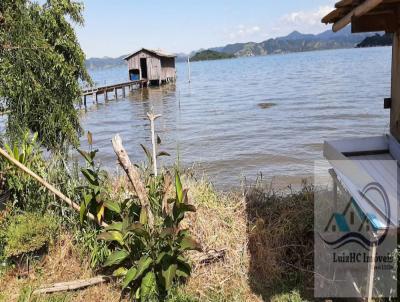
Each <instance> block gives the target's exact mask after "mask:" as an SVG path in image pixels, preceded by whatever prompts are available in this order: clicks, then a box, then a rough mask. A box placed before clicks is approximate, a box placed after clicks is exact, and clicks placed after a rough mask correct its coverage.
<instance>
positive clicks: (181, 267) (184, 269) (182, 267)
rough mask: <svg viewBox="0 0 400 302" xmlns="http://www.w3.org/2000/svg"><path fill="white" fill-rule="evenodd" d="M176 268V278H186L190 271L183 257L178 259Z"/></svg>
mask: <svg viewBox="0 0 400 302" xmlns="http://www.w3.org/2000/svg"><path fill="white" fill-rule="evenodd" d="M177 264H178V267H177V269H176V275H177V276H178V277H183V278H188V277H189V276H190V273H191V271H192V269H191V267H190V264H189V263H187V262H186V259H184V258H183V257H178V261H177Z"/></svg>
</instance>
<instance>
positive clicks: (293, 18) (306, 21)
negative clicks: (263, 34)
mask: <svg viewBox="0 0 400 302" xmlns="http://www.w3.org/2000/svg"><path fill="white" fill-rule="evenodd" d="M332 9H333V6H332V5H325V6H320V7H318V8H316V9H313V10H300V11H295V12H291V13H289V14H286V15H283V16H282V17H281V18H279V19H278V20H277V22H276V23H275V24H273V26H271V28H270V30H269V35H270V36H277V35H285V34H288V33H289V32H291V31H293V30H297V31H300V32H302V33H306V34H308V33H314V34H315V33H319V32H321V31H323V30H326V29H328V27H327V26H326V25H324V24H323V23H321V19H322V17H324V16H325V15H327V14H328V13H329V12H331V11H332Z"/></svg>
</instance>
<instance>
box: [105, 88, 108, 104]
mask: <svg viewBox="0 0 400 302" xmlns="http://www.w3.org/2000/svg"><path fill="white" fill-rule="evenodd" d="M104 100H105V101H108V95H107V89H106V90H104Z"/></svg>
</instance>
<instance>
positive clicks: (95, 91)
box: [82, 80, 147, 107]
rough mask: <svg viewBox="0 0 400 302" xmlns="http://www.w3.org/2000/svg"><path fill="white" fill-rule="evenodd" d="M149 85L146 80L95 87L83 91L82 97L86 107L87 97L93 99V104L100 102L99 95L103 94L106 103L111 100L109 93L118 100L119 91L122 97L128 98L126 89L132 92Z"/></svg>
mask: <svg viewBox="0 0 400 302" xmlns="http://www.w3.org/2000/svg"><path fill="white" fill-rule="evenodd" d="M146 85H147V81H146V80H137V81H129V82H125V83H119V84H112V85H108V86H101V87H94V88H91V89H87V90H83V93H82V97H83V105H84V106H85V107H86V103H87V97H88V96H92V97H93V103H98V102H99V95H100V94H102V95H103V97H104V101H108V100H109V93H111V95H114V99H118V90H121V92H122V97H123V98H124V97H125V96H126V88H128V91H132V90H133V89H134V88H142V87H143V86H146Z"/></svg>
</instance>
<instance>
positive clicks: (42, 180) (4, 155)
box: [0, 148, 107, 226]
mask: <svg viewBox="0 0 400 302" xmlns="http://www.w3.org/2000/svg"><path fill="white" fill-rule="evenodd" d="M0 154H1V155H2V156H3V157H5V158H6V159H7V160H8V161H10V162H11V163H12V164H14V165H15V166H17V167H18V168H20V169H21V170H22V171H24V172H25V173H27V174H28V175H29V176H31V177H33V178H34V179H35V180H37V181H38V182H39V183H40V184H42V185H43V186H44V187H46V188H47V189H48V190H49V191H51V192H52V193H53V194H54V195H56V196H57V197H59V198H60V199H61V200H63V201H64V202H65V203H67V204H68V205H69V206H71V207H72V208H73V209H75V210H76V211H78V212H79V211H80V206H79V205H78V204H77V203H75V202H73V201H72V200H71V199H69V198H68V197H67V196H65V195H64V194H63V193H61V192H60V191H59V190H57V189H56V188H55V187H53V186H52V185H51V184H49V183H48V182H47V181H45V180H44V179H43V178H41V177H40V176H39V175H37V174H36V173H35V172H33V171H32V170H30V169H29V168H28V167H26V166H25V165H23V164H22V163H20V162H19V161H17V160H16V159H15V158H13V157H11V156H10V155H9V154H8V153H7V152H6V151H5V150H4V149H2V148H0ZM87 217H88V218H89V219H91V220H93V221H96V222H97V223H98V221H97V219H96V218H95V217H94V216H93V215H92V214H91V213H87ZM101 225H102V226H107V224H106V223H104V222H102V223H101Z"/></svg>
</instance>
